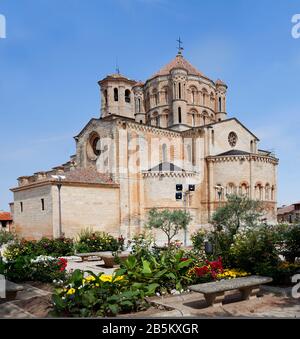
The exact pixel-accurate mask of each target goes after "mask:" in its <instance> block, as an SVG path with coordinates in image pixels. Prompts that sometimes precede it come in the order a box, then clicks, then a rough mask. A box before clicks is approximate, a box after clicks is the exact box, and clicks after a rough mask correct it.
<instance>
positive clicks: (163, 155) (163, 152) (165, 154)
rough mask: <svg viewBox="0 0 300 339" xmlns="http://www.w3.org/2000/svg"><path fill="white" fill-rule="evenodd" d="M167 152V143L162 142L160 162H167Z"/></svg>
mask: <svg viewBox="0 0 300 339" xmlns="http://www.w3.org/2000/svg"><path fill="white" fill-rule="evenodd" d="M167 152H168V149H167V145H166V144H163V145H162V162H167V161H168V155H167Z"/></svg>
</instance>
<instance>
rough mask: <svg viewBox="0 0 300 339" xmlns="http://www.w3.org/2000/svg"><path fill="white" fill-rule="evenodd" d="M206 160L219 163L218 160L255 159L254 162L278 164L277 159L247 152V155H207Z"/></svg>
mask: <svg viewBox="0 0 300 339" xmlns="http://www.w3.org/2000/svg"><path fill="white" fill-rule="evenodd" d="M206 160H207V161H208V162H212V163H219V162H234V161H255V162H264V163H271V164H273V165H278V163H279V159H277V158H274V157H270V156H266V155H259V154H249V155H224V156H208V157H206Z"/></svg>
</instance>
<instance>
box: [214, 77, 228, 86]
mask: <svg viewBox="0 0 300 339" xmlns="http://www.w3.org/2000/svg"><path fill="white" fill-rule="evenodd" d="M216 84H217V85H223V86H227V85H226V84H225V82H224V81H222V80H220V79H218V80H217V81H216Z"/></svg>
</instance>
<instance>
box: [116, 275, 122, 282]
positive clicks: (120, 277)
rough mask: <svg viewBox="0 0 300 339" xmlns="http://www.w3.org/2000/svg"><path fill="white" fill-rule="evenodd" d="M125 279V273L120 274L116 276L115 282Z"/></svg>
mask: <svg viewBox="0 0 300 339" xmlns="http://www.w3.org/2000/svg"><path fill="white" fill-rule="evenodd" d="M123 279H124V276H123V275H120V276H119V277H116V278H115V279H114V282H116V281H120V280H123Z"/></svg>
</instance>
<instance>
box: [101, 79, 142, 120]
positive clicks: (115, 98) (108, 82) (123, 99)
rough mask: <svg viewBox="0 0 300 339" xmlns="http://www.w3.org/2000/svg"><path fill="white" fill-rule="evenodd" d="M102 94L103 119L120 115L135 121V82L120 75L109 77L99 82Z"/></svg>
mask: <svg viewBox="0 0 300 339" xmlns="http://www.w3.org/2000/svg"><path fill="white" fill-rule="evenodd" d="M98 84H99V86H100V93H101V113H100V115H101V117H102V118H105V117H107V116H109V115H119V116H124V117H127V118H132V119H134V113H135V111H134V95H133V91H132V88H133V86H134V85H135V84H136V82H135V81H133V80H130V79H128V78H126V77H125V76H123V75H121V74H120V73H115V74H111V75H108V76H107V77H106V78H104V79H103V80H101V81H99V82H98Z"/></svg>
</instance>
